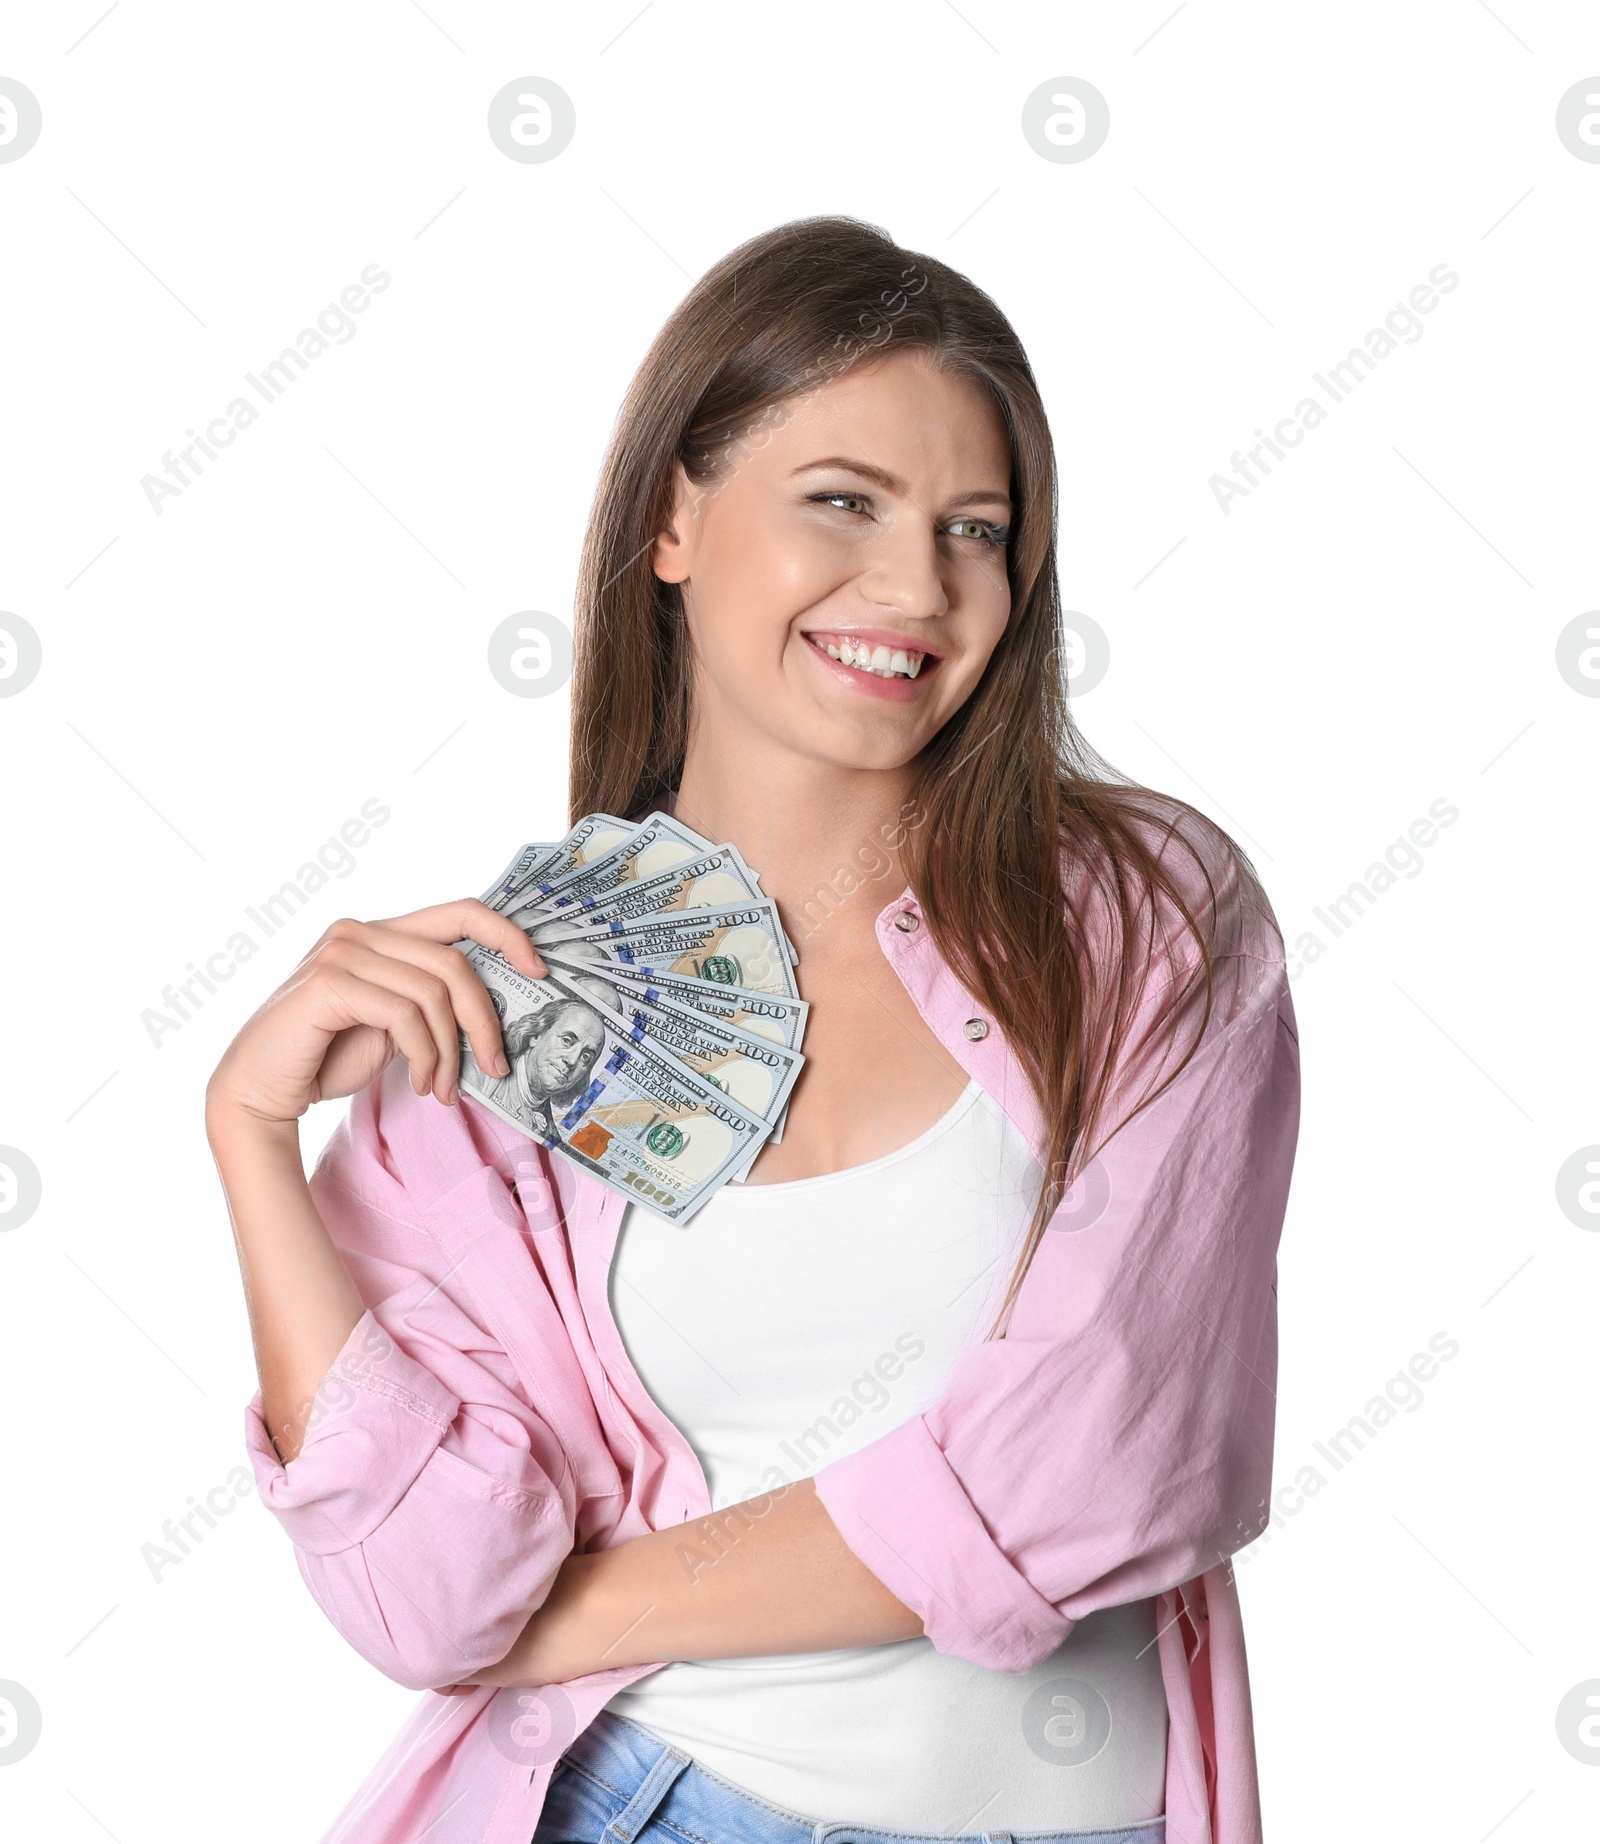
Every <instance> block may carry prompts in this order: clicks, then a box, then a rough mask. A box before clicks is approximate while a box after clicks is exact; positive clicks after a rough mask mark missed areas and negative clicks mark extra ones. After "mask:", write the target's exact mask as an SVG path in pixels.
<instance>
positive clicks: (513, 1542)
mask: <svg viewBox="0 0 1600 1844" xmlns="http://www.w3.org/2000/svg"><path fill="white" fill-rule="evenodd" d="M374 1108H375V1097H374V1096H373V1094H371V1093H369V1094H367V1095H365V1096H360V1097H357V1099H356V1101H355V1102H354V1103H353V1104H352V1110H351V1117H350V1119H349V1121H347V1122H345V1123H342V1124H341V1126H340V1128H339V1129H338V1130H337V1132H336V1133H335V1135H334V1138H333V1139H332V1140H331V1141H330V1142H329V1145H328V1147H327V1148H326V1149H325V1151H324V1154H323V1157H322V1159H321V1161H320V1162H319V1164H318V1167H317V1170H316V1172H315V1173H314V1175H313V1178H312V1195H313V1198H314V1200H315V1201H316V1204H317V1207H318V1212H319V1214H320V1215H321V1217H322V1218H323V1221H324V1222H325V1224H326V1225H327V1227H328V1229H329V1233H330V1234H331V1235H332V1237H333V1240H334V1242H335V1244H336V1245H337V1246H338V1248H339V1250H340V1254H341V1257H342V1258H343V1260H344V1261H345V1264H346V1266H347V1268H348V1269H349V1270H350V1273H351V1276H352V1278H353V1279H354V1280H355V1282H356V1285H357V1288H358V1291H359V1292H360V1293H361V1295H362V1298H363V1301H364V1302H365V1305H366V1310H365V1311H364V1312H363V1314H362V1317H361V1319H360V1320H359V1321H358V1322H357V1324H356V1326H355V1327H354V1329H353V1330H352V1331H351V1333H350V1335H349V1337H348V1338H347V1339H346V1341H345V1344H344V1346H343V1348H342V1349H341V1351H340V1352H339V1354H338V1356H337V1358H336V1359H335V1360H334V1362H333V1364H332V1365H331V1366H330V1367H329V1370H328V1372H327V1374H326V1375H325V1376H324V1377H323V1379H322V1381H321V1383H320V1384H319V1386H318V1389H317V1392H316V1396H315V1398H314V1399H313V1401H312V1403H311V1405H310V1407H309V1410H308V1412H307V1415H306V1426H305V1434H304V1439H303V1441H302V1444H301V1447H300V1450H299V1452H298V1453H297V1454H296V1456H295V1458H294V1459H292V1460H290V1461H289V1462H288V1463H287V1464H285V1463H284V1462H283V1461H281V1460H280V1459H279V1457H278V1453H277V1450H276V1448H275V1447H274V1445H273V1442H272V1438H271V1434H270V1432H269V1430H268V1428H267V1425H266V1422H265V1420H264V1418H263V1416H262V1399H261V1395H260V1392H259V1391H258V1392H257V1394H256V1395H255V1397H254V1398H253V1399H252V1400H251V1402H250V1404H249V1406H248V1408H247V1410H246V1415H245V1438H246V1446H247V1449H248V1453H249V1458H250V1463H251V1466H252V1469H253V1471H254V1473H255V1477H256V1481H257V1484H258V1486H259V1488H260V1492H261V1497H262V1501H263V1502H264V1503H265V1505H266V1506H267V1508H268V1509H269V1510H270V1511H271V1512H272V1513H273V1515H274V1516H275V1517H276V1518H277V1519H278V1521H279V1522H280V1523H281V1524H282V1526H283V1528H284V1530H285V1532H286V1533H287V1534H288V1536H289V1538H290V1539H291V1541H292V1542H293V1544H294V1548H295V1555H296V1559H297V1562H298V1564H299V1568H300V1572H301V1574H302V1576H303V1577H304V1579H305V1581H306V1584H307V1586H308V1587H309V1588H310V1590H311V1593H312V1595H313V1597H314V1598H315V1599H316V1601H317V1603H318V1605H319V1606H320V1607H321V1608H322V1610H323V1612H324V1613H325V1614H326V1615H327V1616H328V1618H329V1619H330V1620H331V1621H332V1622H333V1624H334V1626H335V1627H336V1628H337V1629H338V1630H339V1632H340V1633H342V1634H343V1636H344V1637H345V1638H346V1639H347V1640H348V1641H349V1643H350V1644H351V1645H352V1646H353V1647H354V1648H355V1649H356V1651H357V1652H359V1653H360V1654H361V1655H362V1657H363V1658H365V1659H367V1660H368V1661H369V1662H370V1663H371V1664H373V1665H375V1666H376V1667H377V1668H378V1670H380V1671H381V1672H383V1673H384V1675H385V1676H386V1677H389V1678H392V1679H393V1680H394V1681H395V1682H397V1683H400V1684H404V1685H406V1686H407V1687H408V1688H410V1689H413V1690H425V1689H430V1688H433V1687H436V1686H439V1685H442V1684H448V1683H452V1682H456V1681H458V1680H460V1679H463V1678H465V1677H467V1676H469V1675H470V1674H471V1673H472V1672H474V1671H477V1670H479V1669H481V1668H482V1667H484V1666H486V1665H490V1664H494V1663H496V1662H498V1661H499V1660H500V1659H501V1658H503V1657H504V1656H505V1655H506V1653H507V1652H508V1651H509V1650H510V1649H511V1646H512V1644H513V1643H514V1642H515V1640H516V1638H517V1636H518V1634H519V1633H520V1632H521V1630H522V1628H523V1626H524V1625H525V1624H526V1622H527V1620H528V1617H529V1615H530V1614H531V1613H532V1612H533V1611H534V1610H535V1609H536V1608H537V1607H538V1606H539V1605H540V1604H541V1603H542V1601H543V1600H544V1598H545V1596H546V1594H547V1593H548V1592H549V1589H550V1585H551V1583H552V1581H553V1580H554V1577H555V1573H556V1571H557V1569H558V1568H559V1567H560V1565H561V1563H562V1562H563V1561H564V1560H565V1558H566V1557H567V1556H568V1555H569V1554H570V1552H571V1550H572V1547H573V1525H574V1517H575V1492H574V1488H573V1484H572V1480H571V1469H570V1467H569V1465H568V1463H567V1459H566V1456H565V1454H564V1452H563V1450H562V1448H561V1445H560V1443H559V1442H558V1440H557V1439H556V1438H555V1436H554V1434H553V1433H552V1431H551V1430H550V1428H549V1427H548V1426H547V1425H546V1424H545V1422H544V1420H543V1419H542V1418H541V1417H540V1415H539V1414H538V1413H537V1412H536V1411H535V1410H534V1408H533V1407H532V1406H530V1404H529V1402H528V1401H527V1400H526V1398H525V1396H524V1394H523V1392H522V1391H521V1390H520V1389H519V1388H518V1387H517V1384H516V1380H515V1376H514V1373H513V1370H512V1366H511V1364H510V1361H509V1359H508V1358H507V1356H506V1354H505V1352H504V1351H503V1350H502V1349H500V1347H499V1346H498V1344H497V1343H496V1341H495V1339H494V1338H493V1337H492V1336H491V1334H490V1333H489V1332H488V1331H487V1330H486V1329H485V1327H484V1325H483V1323H482V1319H483V1315H482V1313H481V1312H480V1311H479V1310H478V1309H477V1308H476V1306H475V1303H474V1301H473V1300H472V1297H471V1295H470V1293H469V1292H468V1291H467V1290H466V1288H465V1287H464V1285H463V1283H462V1280H461V1276H460V1273H459V1268H460V1264H459V1263H452V1262H450V1261H448V1260H447V1259H446V1258H445V1256H444V1254H443V1252H442V1251H441V1250H440V1249H439V1247H438V1244H437V1243H436V1242H435V1241H434V1240H433V1238H432V1237H431V1236H430V1235H429V1233H428V1231H427V1229H426V1228H425V1227H424V1226H422V1224H421V1223H420V1221H419V1219H418V1216H417V1215H416V1214H415V1213H414V1212H413V1211H411V1210H410V1209H408V1208H407V1205H406V1201H405V1195H404V1186H403V1185H402V1184H401V1183H400V1182H399V1181H398V1179H397V1178H396V1175H395V1174H394V1173H393V1172H392V1171H390V1170H389V1169H388V1167H387V1166H386V1165H385V1163H384V1158H383V1141H382V1137H381V1135H380V1134H379V1132H378V1130H377V1125H376V1120H375V1117H374ZM375 1194H376V1196H378V1197H381V1199H382V1204H381V1207H380V1204H379V1203H378V1202H376V1201H375Z"/></svg>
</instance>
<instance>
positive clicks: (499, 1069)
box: [494, 1050, 511, 1076]
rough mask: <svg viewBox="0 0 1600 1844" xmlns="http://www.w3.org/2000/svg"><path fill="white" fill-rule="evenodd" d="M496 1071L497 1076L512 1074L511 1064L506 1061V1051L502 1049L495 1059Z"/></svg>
mask: <svg viewBox="0 0 1600 1844" xmlns="http://www.w3.org/2000/svg"><path fill="white" fill-rule="evenodd" d="M494 1073H495V1074H496V1075H497V1076H509V1075H510V1074H511V1065H510V1064H509V1063H508V1062H507V1061H506V1053H505V1052H504V1051H503V1050H502V1051H500V1052H499V1053H498V1054H497V1055H496V1057H495V1059H494Z"/></svg>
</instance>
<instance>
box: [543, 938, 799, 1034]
mask: <svg viewBox="0 0 1600 1844" xmlns="http://www.w3.org/2000/svg"><path fill="white" fill-rule="evenodd" d="M540 953H541V955H542V956H543V958H544V960H545V962H546V964H547V965H549V966H550V967H552V968H567V969H571V970H575V971H581V970H582V969H583V967H584V965H585V962H583V961H582V960H570V959H569V958H568V956H567V955H566V954H565V953H564V952H563V950H562V949H561V948H560V947H559V946H554V947H550V948H548V949H543V948H542V949H540ZM603 973H604V977H605V978H606V979H609V980H611V981H612V982H613V983H614V984H616V985H619V986H625V987H627V988H629V989H630V990H636V991H639V992H642V993H644V994H646V995H649V994H659V995H660V996H661V997H663V998H667V999H673V1000H675V1001H676V1002H677V1003H678V1004H679V1005H687V1006H690V1007H691V1008H692V1009H693V1010H694V1011H696V1012H699V1013H700V1014H701V1015H702V1016H703V1017H706V1018H710V1019H713V1020H714V1021H715V1022H716V1023H718V1024H721V1025H724V1026H726V1027H727V1029H729V1030H730V1031H744V1032H747V1033H749V1034H751V1035H752V1036H756V1037H765V1038H767V1039H768V1040H769V1041H770V1042H772V1043H775V1044H784V1045H787V1046H788V1047H789V1048H790V1049H792V1050H798V1049H799V1048H800V1045H801V1042H802V1040H803V1039H804V1037H805V1029H806V1019H807V1017H808V1015H809V1014H810V1011H811V1002H810V1001H809V1000H808V999H791V998H789V997H787V996H786V995H785V994H783V993H774V992H756V991H754V990H752V989H751V988H750V987H748V986H723V985H721V984H720V983H719V982H717V981H716V980H702V979H696V978H695V977H694V976H693V975H692V974H672V973H664V972H662V971H661V970H660V969H659V968H652V969H651V970H650V971H649V973H648V975H647V974H646V972H645V970H644V969H642V968H638V967H632V966H628V965H626V964H624V963H619V962H616V961H609V962H606V963H605V965H604V968H603Z"/></svg>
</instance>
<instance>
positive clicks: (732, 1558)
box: [535, 1479, 922, 1671]
mask: <svg viewBox="0 0 1600 1844" xmlns="http://www.w3.org/2000/svg"><path fill="white" fill-rule="evenodd" d="M576 1560H577V1561H578V1563H579V1564H580V1568H581V1571H582V1574H581V1579H580V1582H579V1584H578V1586H577V1587H576V1590H575V1597H576V1605H577V1606H578V1607H579V1608H580V1609H581V1616H580V1617H581V1619H582V1621H583V1624H584V1626H585V1628H586V1631H587V1632H588V1634H589V1635H590V1636H592V1640H593V1645H594V1660H595V1662H594V1663H593V1664H592V1665H591V1666H590V1669H591V1670H595V1671H603V1670H606V1669H608V1668H609V1667H611V1666H613V1665H635V1664H647V1663H648V1664H654V1663H657V1662H662V1661H672V1660H676V1659H689V1658H762V1657H770V1656H773V1655H775V1654H781V1653H788V1652H825V1651H830V1650H832V1649H833V1648H834V1647H836V1646H853V1645H881V1644H885V1643H887V1642H889V1641H891V1640H896V1639H913V1638H916V1637H918V1636H920V1634H921V1632H922V1622H921V1620H919V1619H918V1618H917V1616H916V1615H915V1614H914V1613H912V1612H911V1610H910V1608H908V1607H907V1606H906V1605H905V1604H904V1602H902V1601H900V1600H899V1599H897V1597H896V1596H894V1595H893V1594H891V1593H890V1592H889V1590H888V1589H887V1588H886V1587H884V1585H883V1583H882V1582H880V1581H879V1580H878V1578H877V1576H875V1575H874V1574H873V1573H872V1571H871V1570H870V1569H869V1568H867V1566H866V1565H865V1564H864V1563H863V1562H861V1561H860V1560H859V1559H858V1558H857V1556H856V1555H855V1554H854V1552H853V1551H852V1550H850V1549H849V1548H848V1546H847V1545H846V1543H845V1541H844V1538H843V1537H841V1536H840V1535H839V1531H838V1528H837V1526H836V1525H835V1524H834V1522H833V1519H832V1518H831V1517H829V1515H828V1513H827V1510H826V1508H825V1507H824V1505H823V1503H822V1501H821V1499H820V1498H818V1497H817V1493H816V1488H815V1486H814V1485H813V1483H812V1482H811V1480H809V1479H801V1480H798V1481H796V1482H795V1483H794V1484H792V1485H790V1486H788V1487H786V1488H784V1489H783V1490H782V1491H781V1492H773V1493H769V1494H767V1495H765V1496H764V1497H761V1498H756V1499H751V1500H748V1501H747V1502H746V1503H744V1504H742V1505H730V1506H728V1507H727V1508H726V1509H724V1510H721V1511H718V1512H715V1513H713V1514H712V1515H711V1516H710V1517H705V1518H695V1519H692V1520H691V1521H690V1522H689V1523H687V1524H677V1525H673V1526H670V1527H669V1528H667V1529H665V1530H658V1531H654V1532H652V1533H651V1534H650V1535H649V1536H645V1537H634V1538H633V1539H631V1540H630V1541H629V1542H627V1543H622V1544H618V1545H617V1547H616V1548H615V1549H609V1550H600V1551H597V1552H595V1553H593V1554H590V1555H586V1556H583V1557H581V1558H577V1559H576ZM535 1618H536V1619H537V1616H535Z"/></svg>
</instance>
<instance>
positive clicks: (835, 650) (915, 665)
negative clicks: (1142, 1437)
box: [811, 634, 927, 679]
mask: <svg viewBox="0 0 1600 1844" xmlns="http://www.w3.org/2000/svg"><path fill="white" fill-rule="evenodd" d="M811 639H812V641H813V643H814V644H815V645H816V646H818V647H819V648H820V649H821V650H822V651H823V652H824V653H826V654H827V655H828V657H829V659H836V660H838V661H840V662H841V664H843V665H846V666H854V667H855V669H856V670H857V671H858V672H870V673H872V674H873V675H874V676H875V677H877V678H880V679H914V678H915V677H916V676H917V674H918V673H919V672H921V670H922V662H923V661H924V660H925V659H926V658H927V655H926V654H925V653H916V652H913V651H912V650H911V648H909V647H894V648H890V647H887V646H884V645H882V644H880V645H878V646H871V645H869V644H868V643H867V642H866V641H864V640H851V638H850V637H849V636H848V635H842V636H840V638H839V639H838V640H826V639H823V638H822V637H820V636H818V635H815V634H813V635H812V636H811Z"/></svg>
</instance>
